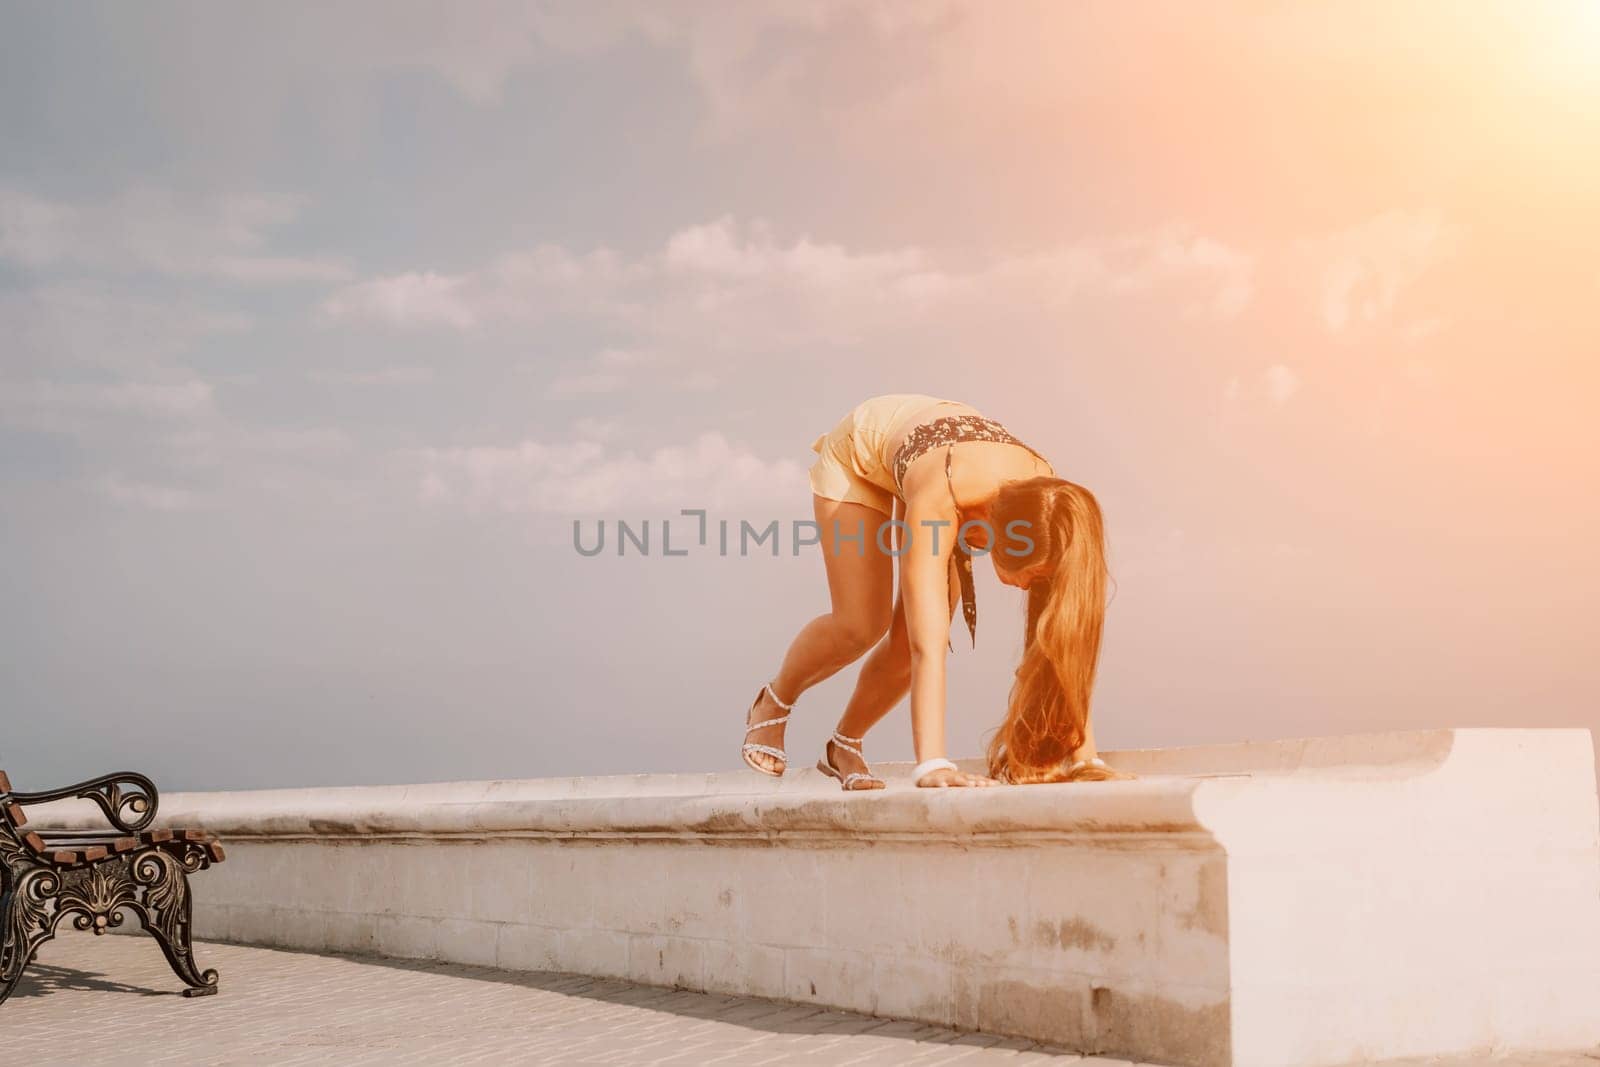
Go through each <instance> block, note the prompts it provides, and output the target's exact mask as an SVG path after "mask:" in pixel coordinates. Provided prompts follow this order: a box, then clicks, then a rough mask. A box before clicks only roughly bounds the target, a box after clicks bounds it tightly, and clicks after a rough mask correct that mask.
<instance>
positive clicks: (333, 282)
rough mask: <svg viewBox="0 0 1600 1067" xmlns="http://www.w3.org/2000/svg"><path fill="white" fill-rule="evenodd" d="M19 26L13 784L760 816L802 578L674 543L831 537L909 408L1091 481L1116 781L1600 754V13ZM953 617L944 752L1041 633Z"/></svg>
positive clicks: (8, 77) (978, 738)
mask: <svg viewBox="0 0 1600 1067" xmlns="http://www.w3.org/2000/svg"><path fill="white" fill-rule="evenodd" d="M3 19H4V25H5V30H4V32H3V33H0V145H3V146H4V150H3V152H0V492H3V494H4V510H3V513H0V515H3V518H0V549H3V552H0V603H3V608H0V706H3V708H4V713H3V716H0V721H3V724H4V725H3V734H0V766H5V767H6V769H7V770H9V771H11V772H12V776H13V778H14V779H15V780H16V781H18V782H19V784H21V785H23V787H25V788H26V787H38V786H43V785H45V784H52V783H57V782H62V781H70V780H75V779H76V778H79V777H85V776H88V775H89V774H91V773H95V772H99V771H103V770H108V769H112V768H115V767H122V766H128V767H134V768H140V769H147V770H149V771H151V772H153V773H155V774H157V775H158V776H159V778H160V780H161V781H162V782H163V783H164V784H166V785H168V786H170V787H176V788H182V787H229V786H258V785H271V784H284V785H296V784H311V783H341V782H343V783H362V782H378V781H417V780H438V779H453V778H478V777H500V776H506V777H529V776H542V775H561V774H595V773H613V772H632V771H644V770H710V769H731V768H734V767H737V766H738V763H737V750H738V743H739V741H740V731H741V725H740V724H741V721H742V717H743V714H744V711H745V708H746V707H747V706H748V704H749V702H750V700H751V698H752V697H753V695H754V693H755V690H756V688H757V687H758V686H759V685H760V683H761V682H762V681H764V680H766V679H767V678H768V677H770V676H771V673H772V671H773V670H774V669H775V667H776V663H777V660H778V658H779V656H780V655H781V653H782V651H783V648H784V646H785V644H786V642H787V640H788V638H789V637H790V636H791V634H792V633H793V631H794V630H795V629H796V628H797V627H798V626H799V625H800V624H801V623H803V622H804V621H805V620H806V619H807V618H809V617H810V616H811V615H813V614H815V613H817V612H819V611H822V610H825V609H826V604H827V597H826V589H825V586H824V584H823V567H822V560H821V558H820V556H818V555H817V554H816V553H815V551H814V550H806V551H803V552H802V553H801V554H799V555H798V556H796V555H794V554H792V553H791V552H790V550H789V545H788V543H787V541H785V543H784V544H783V546H782V547H783V551H782V552H781V553H780V555H779V556H778V557H777V558H772V557H771V556H769V555H765V554H759V553H758V554H753V555H751V556H747V557H739V556H738V555H736V554H735V555H730V556H727V557H723V556H720V555H718V554H717V552H716V551H715V536H714V534H713V537H712V538H711V539H710V540H711V546H710V547H709V548H703V549H702V548H697V549H696V550H695V551H692V552H691V553H690V554H689V555H688V556H686V557H674V558H663V557H661V556H660V555H659V547H660V546H659V535H660V523H661V520H662V519H664V518H670V517H674V516H678V515H679V511H680V509H683V508H705V509H707V510H708V511H709V512H710V514H711V517H712V518H713V519H715V518H719V517H727V518H731V519H732V520H733V521H735V522H737V520H738V519H739V518H747V519H749V520H751V521H753V522H757V523H759V524H764V523H765V522H767V521H770V520H772V519H778V520H782V521H787V520H789V519H791V518H804V517H807V516H809V515H810V499H809V493H808V490H807V488H806V483H805V474H804V471H805V467H806V465H807V464H808V463H809V461H810V459H811V458H812V454H811V452H810V451H809V444H810V442H811V441H812V439H813V438H815V437H816V435H817V434H819V433H822V432H823V431H825V430H827V429H828V428H829V427H830V426H831V425H832V424H833V423H834V422H835V421H836V420H837V419H838V418H839V416H840V415H842V414H843V413H844V412H845V411H846V410H848V409H849V408H850V407H851V406H853V405H854V404H855V403H856V402H858V401H859V400H861V399H863V398H865V397H867V396H870V395H872V394H875V393H881V392H927V393H933V394H936V395H943V396H951V397H956V398H959V399H963V400H966V401H968V402H970V403H973V404H975V405H977V406H978V407H979V408H980V409H982V410H984V411H985V412H987V413H988V414H990V415H992V416H994V417H996V418H998V419H1000V420H1001V421H1003V422H1005V423H1006V424H1007V425H1008V426H1009V427H1011V428H1012V429H1013V430H1014V431H1015V432H1016V433H1017V434H1018V435H1019V436H1021V437H1022V438H1023V439H1024V440H1027V441H1028V442H1029V443H1030V444H1032V445H1034V446H1035V447H1037V448H1039V449H1040V450H1041V451H1043V452H1044V453H1045V454H1046V455H1048V456H1050V457H1051V459H1052V461H1053V462H1054V463H1055V464H1056V466H1057V468H1058V469H1059V470H1060V471H1062V472H1063V473H1064V474H1065V475H1066V476H1068V477H1070V478H1072V479H1074V480H1075V481H1079V482H1082V483H1084V484H1086V485H1088V486H1090V487H1091V488H1093V489H1094V490H1095V491H1096V492H1097V493H1098V494H1099V496H1100V498H1101V501H1102V504H1103V506H1104V507H1105V510H1106V513H1107V516H1108V522H1109V534H1110V537H1111V541H1112V552H1113V559H1112V566H1113V571H1114V575H1115V578H1116V582H1117V590H1116V597H1115V600H1114V601H1113V603H1112V606H1111V611H1110V616H1109V622H1108V630H1107V638H1106V648H1105V655H1104V659H1103V665H1102V673H1101V683H1100V687H1099V691H1098V697H1097V705H1096V707H1097V710H1096V716H1097V722H1098V724H1099V726H1098V729H1099V732H1100V735H1101V738H1100V739H1101V742H1102V745H1103V746H1107V747H1117V746H1154V745H1176V744H1186V743H1195V742H1202V741H1222V740H1236V739H1242V738H1268V737H1292V736H1308V735H1318V734H1329V733H1346V732H1355V731H1370V730H1387V729H1407V728H1417V727H1429V726H1447V725H1496V726H1521V725H1534V726H1560V725H1566V726H1571V725H1581V726H1589V727H1600V666H1597V665H1596V655H1595V649H1596V647H1597V643H1600V642H1597V638H1600V633H1597V631H1600V627H1597V625H1596V622H1595V605H1596V603H1597V600H1600V554H1597V550H1596V544H1597V537H1600V502H1597V500H1596V490H1597V487H1600V431H1597V430H1596V427H1595V422H1596V420H1595V414H1594V413H1595V409H1596V403H1597V399H1600V388H1597V387H1600V366H1597V356H1600V4H1596V3H1594V2H1592V0H1572V2H1562V0H1550V2H1546V3H1531V4H1530V3H1525V2H1524V3H1515V4H1509V3H1508V4H1503V5H1501V4H1495V3H1490V2H1482V3H1476V4H1471V5H1459V4H1455V3H1453V2H1446V0H1439V2H1437V3H1422V2H1418V3H1410V4H1394V3H1390V2H1387V0H1383V2H1352V3H1346V4H1340V5H1326V4H1318V3H1306V4H1302V5H1296V4H1265V3H1255V2H1244V0H1240V2H1238V3H1233V4H1227V5H1218V4H1209V5H1204V6H1203V7H1202V6H1197V5H1190V4H1186V3H1170V4H1160V3H1148V4H1138V5H1127V4H1122V3H1082V4H1071V5H1068V4H1059V3H1039V4H1030V3H1023V2H1006V3H978V2H971V3H960V2H944V0H917V2H911V3H886V4H879V5H870V4H859V3H856V4H847V3H829V2H821V0H817V2H810V3H776V2H775V3H766V4H733V3H725V4H709V3H707V4H699V3H695V4H691V3H676V4H670V3H669V4H661V3H642V4H638V5H633V4H624V3H607V4H565V5H539V6H535V5H531V4H522V3H517V4H504V5H502V4H495V3H475V4H467V5H455V6H453V7H451V8H449V9H447V8H445V7H442V6H439V5H428V4H415V5H414V4H398V3H382V4H379V3H371V4H366V3H341V4H333V5H326V4H319V5H310V4H304V5H301V4H276V5H252V6H244V5H201V4H193V5H177V4H140V5H126V4H104V5H92V4H74V5H67V6H55V5H38V4H22V3H6V4H4V5H3ZM579 518H581V519H583V520H584V521H585V522H586V523H587V524H588V527H587V528H589V529H592V528H593V522H594V521H595V520H597V519H599V518H605V519H607V520H609V521H613V522H614V521H615V520H616V519H618V518H624V519H627V520H629V521H630V522H631V523H633V524H634V525H636V526H637V525H638V524H640V523H642V522H643V521H646V520H648V521H650V523H651V525H652V527H654V532H655V534H656V538H657V540H656V542H655V543H654V544H653V545H652V548H654V549H656V550H657V551H656V554H654V555H652V556H648V557H641V556H638V555H636V554H635V555H629V556H626V557H623V558H617V557H616V556H615V554H613V553H611V552H609V551H608V552H607V553H604V554H602V555H601V556H598V557H595V558H585V557H582V556H580V555H578V553H576V552H575V551H574V550H573V548H572V523H573V520H574V519H579ZM680 523H682V524H683V525H682V529H680V527H679V526H678V525H675V526H674V529H673V536H674V540H675V541H679V540H680V538H684V539H686V537H685V535H687V534H688V532H689V531H690V529H691V526H692V523H691V521H690V520H683V519H681V518H680ZM979 585H980V588H979V602H980V605H981V608H982V620H983V621H982V625H980V627H979V630H980V639H979V646H978V648H977V649H976V651H973V650H970V649H967V648H963V647H961V646H962V644H963V642H957V651H956V653H955V656H954V659H953V662H952V664H951V669H950V673H951V683H950V684H951V736H952V745H953V747H954V749H955V754H957V755H968V754H976V753H977V752H979V751H980V749H981V746H982V744H983V741H984V738H985V734H986V731H987V730H989V729H990V728H991V727H993V726H994V725H995V724H996V723H997V722H998V721H999V718H1000V715H1001V712H1002V711H1003V708H1004V702H1005V696H1006V690H1007V687H1008V685H1009V678H1010V671H1011V669H1012V667H1013V666H1014V664H1015V661H1016V656H1017V652H1018V648H1019V644H1020V637H1021V635H1020V616H1021V611H1022V603H1021V599H1020V597H1019V595H1018V594H1016V593H1015V592H1014V591H1013V590H1009V589H1006V588H1004V587H1001V586H1000V585H998V583H996V582H995V581H994V578H993V575H992V573H988V572H987V571H985V572H982V573H980V575H979ZM853 673H854V672H853V670H850V671H846V672H845V673H843V674H841V675H840V676H839V677H837V678H835V679H834V680H833V681H831V682H829V683H827V684H825V685H823V686H820V687H818V688H816V689H814V690H811V691H810V692H808V693H806V694H805V695H804V697H803V698H802V701H801V703H800V705H799V708H798V715H797V717H796V719H795V721H794V723H793V725H792V728H791V731H790V746H791V751H792V752H793V754H794V758H795V760H796V762H797V763H801V764H804V763H808V762H810V760H812V759H813V758H814V757H815V755H816V753H817V751H818V749H819V748H820V745H821V743H822V740H823V739H824V738H825V737H826V736H827V732H828V730H829V729H830V728H831V726H832V723H833V721H834V719H835V718H836V716H837V713H838V709H839V707H840V705H841V703H842V701H843V699H844V698H845V696H846V695H847V694H848V687H849V685H850V683H851V681H852V678H853ZM910 751H911V749H910V730H909V724H908V720H907V716H906V712H905V708H904V706H903V705H902V707H901V708H900V709H898V710H897V711H896V712H895V713H894V714H893V715H891V716H890V717H889V718H888V719H886V720H885V721H884V723H883V725H882V727H881V728H880V729H879V730H878V731H876V732H875V733H874V734H873V735H872V736H871V737H870V738H869V741H868V753H869V755H873V756H877V757H879V758H905V757H908V756H909V755H910Z"/></svg>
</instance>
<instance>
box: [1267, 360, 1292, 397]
mask: <svg viewBox="0 0 1600 1067" xmlns="http://www.w3.org/2000/svg"><path fill="white" fill-rule="evenodd" d="M1263 378H1264V379H1265V381H1266V386H1267V396H1269V397H1271V399H1272V402H1273V403H1274V404H1286V403H1288V402H1289V398H1290V397H1292V396H1294V394H1295V393H1297V392H1299V391H1300V376H1299V375H1298V374H1296V373H1295V372H1294V371H1292V370H1290V369H1289V368H1288V367H1286V366H1284V365H1283V364H1282V363H1274V364H1273V365H1272V366H1270V367H1268V368H1267V369H1266V371H1265V373H1264V374H1263Z"/></svg>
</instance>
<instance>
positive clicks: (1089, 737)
mask: <svg viewBox="0 0 1600 1067" xmlns="http://www.w3.org/2000/svg"><path fill="white" fill-rule="evenodd" d="M811 448H812V450H813V451H815V452H816V453H817V460H816V462H815V463H814V464H813V465H812V467H811V490H812V506H813V508H814V510H815V513H816V521H817V526H818V530H819V534H820V538H821V547H822V554H823V559H824V561H825V563H826V566H827V571H828V595H829V598H830V600H831V602H832V610H831V611H829V612H828V614H826V615H819V616H817V617H816V618H815V619H812V620H811V621H810V622H808V623H807V624H806V625H805V626H804V627H803V628H802V629H801V630H800V632H799V633H798V634H797V635H796V636H795V638H794V641H793V642H791V643H790V645H789V651H788V652H787V653H786V654H785V655H784V658H783V665H782V667H780V668H779V670H778V673H777V675H776V676H774V677H773V679H772V681H771V682H770V683H768V684H767V685H764V686H762V687H761V690H760V692H759V693H758V694H757V696H756V700H755V703H754V704H752V705H751V707H750V710H749V713H748V714H747V716H746V720H745V722H746V725H747V727H748V728H747V730H746V733H745V744H744V747H743V750H742V754H743V757H744V761H745V762H746V763H747V764H749V765H750V766H751V767H752V768H754V769H756V770H758V771H761V772H762V773H764V774H770V775H773V776H775V777H776V776H778V775H781V774H783V772H784V768H785V766H786V764H787V760H786V757H785V755H784V751H783V735H784V726H785V723H786V722H787V720H788V718H789V714H788V713H789V709H790V708H792V707H793V706H794V703H795V701H796V700H798V699H799V697H800V694H802V693H804V692H805V691H806V690H807V689H810V688H811V687H812V686H814V685H816V684H817V683H818V682H821V681H823V680H824V679H826V678H828V677H830V676H832V675H833V674H834V673H835V672H836V671H838V670H839V669H840V668H842V667H844V666H846V665H848V664H850V663H853V662H855V661H856V660H857V659H859V658H860V657H861V655H862V654H863V653H865V652H867V651H868V650H869V649H870V650H871V653H870V654H869V655H868V656H867V659H866V662H865V663H863V664H862V667H861V675H860V677H859V678H858V679H857V680H856V688H855V692H854V693H853V694H852V695H851V697H850V701H849V703H848V704H846V705H845V709H844V714H843V716H842V717H841V718H840V719H839V725H838V727H837V728H836V729H835V730H834V733H833V737H832V739H830V740H829V741H828V743H827V745H826V747H825V750H824V752H823V756H822V759H821V760H820V761H819V762H818V764H817V767H818V769H819V770H821V771H823V772H824V773H825V774H828V775H830V776H832V777H834V778H837V779H838V780H839V782H840V784H841V785H842V786H843V787H844V788H845V789H881V788H883V785H884V782H883V780H882V779H881V778H878V777H876V776H875V775H873V774H872V773H871V771H870V769H869V768H868V766H867V762H866V758H865V756H863V754H862V751H861V745H862V740H863V738H864V737H865V736H866V733H867V731H868V730H869V729H871V728H872V725H873V724H874V723H876V722H877V721H878V720H879V719H881V718H883V716H884V715H885V714H887V713H888V711H889V709H890V708H892V707H894V705H895V704H897V703H898V702H899V701H900V698H901V697H903V696H905V694H906V691H907V690H910V693H911V735H912V741H913V743H914V745H915V746H916V753H917V759H918V761H919V762H918V764H917V769H916V771H915V772H914V777H915V780H916V783H917V785H919V786H983V785H993V784H994V783H995V781H996V780H999V781H1003V782H1018V783H1021V782H1057V781H1082V780H1101V779H1106V778H1128V777H1132V776H1131V775H1127V774H1123V773H1122V772H1119V771H1114V770H1112V769H1111V768H1109V767H1107V766H1106V765H1105V764H1104V763H1102V762H1101V761H1100V760H1099V759H1098V758H1097V757H1096V755H1095V744H1094V732H1093V730H1092V729H1091V727H1090V723H1089V694H1090V691H1091V689H1092V688H1093V686H1094V674H1095V666H1096V662H1097V660H1098V658H1099V652H1100V631H1101V626H1102V623H1103V621H1104V618H1105V598H1106V563H1105V536H1104V533H1103V530H1102V526H1101V520H1100V506H1099V505H1098V504H1097V503H1096V502H1095V499H1094V496H1093V495H1092V494H1091V493H1090V492H1089V491H1088V490H1087V489H1085V488H1083V487H1082V486H1079V485H1074V484H1073V483H1072V482H1069V481H1065V480H1063V479H1061V478H1058V477H1056V475H1055V471H1054V469H1053V468H1052V467H1051V466H1050V464H1049V462H1048V461H1046V460H1045V458H1044V457H1043V456H1041V455H1039V454H1038V453H1037V452H1035V451H1034V450H1033V449H1031V448H1029V447H1028V446H1027V445H1025V444H1023V443H1022V442H1021V441H1019V440H1017V439H1016V438H1015V437H1013V436H1012V435H1011V434H1010V433H1009V432H1007V430H1006V429H1005V427H1003V426H1001V425H1000V424H999V423H997V422H994V421H992V420H990V419H986V418H984V417H983V416H982V415H980V414H979V413H978V412H977V411H976V410H974V409H973V408H971V407H969V406H968V405H966V404H961V403H958V402H956V401H953V400H941V399H939V398H937V397H932V396H923V395H920V394H914V393H896V394H892V395H889V396H877V397H873V398H871V399H869V400H865V401H863V402H862V403H860V404H858V405H857V406H856V407H855V409H854V410H852V411H851V412H850V413H849V414H848V415H846V416H845V417H844V418H843V419H841V420H840V421H839V423H838V425H836V426H835V427H834V428H833V430H832V431H831V432H829V433H826V434H823V435H822V436H821V437H819V438H817V440H816V442H815V443H814V444H813V445H812V446H811ZM891 519H894V520H898V521H899V523H901V524H903V525H893V526H889V527H888V528H886V529H882V530H880V527H881V526H883V525H884V524H885V523H888V522H889V520H891ZM964 524H965V525H964ZM962 531H964V534H962V536H959V537H958V533H960V532H962ZM958 542H959V543H958ZM991 542H992V543H991ZM885 546H887V547H888V548H889V549H890V550H885ZM963 546H965V547H966V548H971V549H977V550H987V552H988V555H989V557H990V558H991V559H992V560H993V561H994V569H995V573H996V574H997V575H998V576H999V578H1000V580H1001V581H1002V582H1004V583H1005V584H1006V585H1010V586H1015V587H1017V588H1019V589H1025V590H1027V592H1028V622H1027V636H1026V643H1025V647H1024V650H1023V653H1022V662H1021V664H1019V665H1018V667H1017V673H1016V680H1015V682H1014V684H1013V685H1012V688H1011V697H1010V701H1009V706H1008V708H1007V711H1006V718H1005V721H1004V722H1003V723H1001V725H1000V729H999V731H998V732H997V733H996V734H995V736H994V738H993V740H992V741H991V742H990V743H989V752H988V767H989V774H990V775H991V776H992V777H983V776H981V775H973V774H966V773H964V772H962V771H961V770H960V769H959V768H957V766H956V765H955V764H954V763H953V762H951V761H950V760H949V759H947V758H946V756H947V753H946V750H945V736H944V727H945V714H944V710H945V673H944V672H945V651H946V647H947V642H948V640H949V634H950V619H951V614H952V612H953V611H954V608H955V604H956V601H957V599H960V600H961V602H962V604H963V611H964V615H965V618H966V623H967V628H968V630H969V632H970V633H971V634H972V638H973V642H974V644H975V643H976V641H977V621H978V612H977V605H976V604H975V603H974V600H973V590H972V557H971V554H970V553H969V552H967V551H965V550H964V547H963ZM896 555H898V558H899V560H900V592H899V596H895V595H894V560H895V556H896Z"/></svg>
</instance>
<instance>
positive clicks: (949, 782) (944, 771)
mask: <svg viewBox="0 0 1600 1067" xmlns="http://www.w3.org/2000/svg"><path fill="white" fill-rule="evenodd" d="M999 784H1000V783H999V782H997V781H995V780H994V779H993V778H985V777H984V776H983V775H981V774H968V773H966V772H965V771H957V770H951V769H950V768H948V767H938V768H935V769H934V770H931V771H929V772H928V773H927V774H924V775H923V776H922V777H921V778H918V779H917V785H918V786H919V787H921V788H923V789H955V788H959V787H962V786H985V785H999Z"/></svg>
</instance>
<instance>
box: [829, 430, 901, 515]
mask: <svg viewBox="0 0 1600 1067" xmlns="http://www.w3.org/2000/svg"><path fill="white" fill-rule="evenodd" d="M859 410H860V409H859V408H858V409H856V410H855V411H852V412H850V414H848V415H846V416H845V417H844V418H842V419H840V420H839V423H838V425H837V426H835V427H834V428H833V429H832V430H829V431H828V432H827V433H825V434H823V435H822V436H821V437H819V438H817V439H816V440H815V441H813V442H812V444H811V451H813V452H815V453H816V454H817V460H816V462H815V463H813V464H812V465H811V491H812V492H813V493H815V494H817V495H818V496H820V497H822V498H823V499H824V500H843V501H849V502H850V503H853V504H865V505H866V506H867V507H869V508H873V509H875V510H877V511H881V512H883V513H884V514H885V515H888V516H890V517H891V518H892V517H893V516H894V501H895V492H894V488H893V486H894V475H893V474H892V473H891V472H890V471H889V470H888V469H887V464H886V463H885V462H884V460H883V457H882V456H881V454H880V453H881V452H882V447H881V446H882V444H883V440H882V436H881V434H882V431H880V430H877V429H875V428H874V427H872V426H869V425H866V424H865V422H864V420H858V419H857V417H856V416H857V413H858V412H859Z"/></svg>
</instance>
